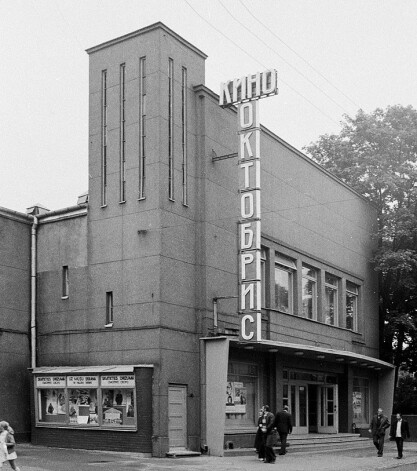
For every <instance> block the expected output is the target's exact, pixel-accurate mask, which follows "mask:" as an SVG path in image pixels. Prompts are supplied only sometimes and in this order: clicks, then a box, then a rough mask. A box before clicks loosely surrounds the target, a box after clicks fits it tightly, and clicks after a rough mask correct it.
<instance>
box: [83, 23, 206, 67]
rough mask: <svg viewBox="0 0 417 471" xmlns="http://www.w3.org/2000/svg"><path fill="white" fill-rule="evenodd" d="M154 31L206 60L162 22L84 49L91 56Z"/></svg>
mask: <svg viewBox="0 0 417 471" xmlns="http://www.w3.org/2000/svg"><path fill="white" fill-rule="evenodd" d="M156 29H161V30H163V31H165V32H166V33H168V34H169V35H170V36H172V37H173V38H175V39H176V40H177V41H179V42H180V43H182V44H183V45H184V46H186V47H187V48H188V49H191V50H192V51H194V52H195V53H196V54H198V55H199V56H201V57H202V58H203V59H207V54H204V52H203V51H201V50H200V49H198V48H197V47H195V46H194V45H193V44H191V43H190V42H188V41H187V40H185V39H184V38H182V37H181V36H180V35H179V34H177V33H176V32H175V31H173V30H172V29H170V28H168V26H165V25H164V24H163V23H162V22H160V21H158V22H157V23H154V24H152V25H149V26H146V27H145V28H141V29H138V30H137V31H133V32H132V33H128V34H125V35H123V36H120V37H118V38H115V39H111V40H110V41H106V42H104V43H101V44H98V45H97V46H93V47H90V48H88V49H86V52H87V54H93V53H95V52H97V51H100V50H102V49H105V48H107V47H110V46H114V45H115V44H118V43H121V42H123V41H127V40H128V39H133V38H135V37H137V36H140V35H142V34H145V33H149V32H150V31H153V30H156Z"/></svg>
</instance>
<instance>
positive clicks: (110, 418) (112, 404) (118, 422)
mask: <svg viewBox="0 0 417 471" xmlns="http://www.w3.org/2000/svg"><path fill="white" fill-rule="evenodd" d="M102 401H103V404H102V405H103V425H106V426H112V427H120V426H122V425H134V423H135V422H134V418H135V401H134V394H133V389H103V390H102Z"/></svg>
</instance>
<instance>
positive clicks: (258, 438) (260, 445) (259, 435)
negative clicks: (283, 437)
mask: <svg viewBox="0 0 417 471" xmlns="http://www.w3.org/2000/svg"><path fill="white" fill-rule="evenodd" d="M263 421H265V424H263ZM262 426H264V427H265V432H266V418H264V409H263V407H262V409H260V410H259V415H258V428H257V430H256V435H255V444H254V447H255V451H256V453H258V459H259V461H263V460H264V459H265V447H264V439H263V431H262Z"/></svg>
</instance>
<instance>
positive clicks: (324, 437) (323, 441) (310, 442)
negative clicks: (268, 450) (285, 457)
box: [224, 433, 373, 456]
mask: <svg viewBox="0 0 417 471" xmlns="http://www.w3.org/2000/svg"><path fill="white" fill-rule="evenodd" d="M288 443H289V447H288V451H289V452H290V453H303V452H308V453H314V452H320V451H338V450H357V449H358V448H367V447H373V444H372V440H370V439H369V438H365V437H361V436H360V435H359V434H355V433H335V434H322V433H320V434H319V433H310V434H306V435H288ZM278 445H279V442H278ZM274 449H275V451H276V452H278V450H279V446H278V447H274ZM254 454H255V451H254V449H253V448H233V449H228V450H224V456H253V455H254Z"/></svg>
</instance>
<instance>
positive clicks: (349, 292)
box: [343, 279, 360, 332]
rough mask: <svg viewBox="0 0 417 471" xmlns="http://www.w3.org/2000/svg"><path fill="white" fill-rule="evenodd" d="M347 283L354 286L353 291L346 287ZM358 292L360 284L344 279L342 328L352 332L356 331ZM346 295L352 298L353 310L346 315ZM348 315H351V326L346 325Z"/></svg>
mask: <svg viewBox="0 0 417 471" xmlns="http://www.w3.org/2000/svg"><path fill="white" fill-rule="evenodd" d="M348 285H352V286H353V287H354V288H355V291H353V290H352V289H349V288H348ZM359 294H360V286H359V285H357V284H356V283H353V282H352V281H350V280H348V279H347V280H346V291H345V300H344V319H343V322H344V328H345V329H347V330H351V331H352V332H357V330H358V312H359ZM348 297H349V298H350V299H354V310H353V315H352V316H349V315H348ZM348 317H352V327H351V328H350V327H348Z"/></svg>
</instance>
